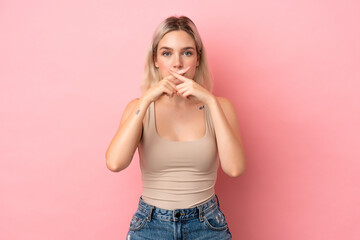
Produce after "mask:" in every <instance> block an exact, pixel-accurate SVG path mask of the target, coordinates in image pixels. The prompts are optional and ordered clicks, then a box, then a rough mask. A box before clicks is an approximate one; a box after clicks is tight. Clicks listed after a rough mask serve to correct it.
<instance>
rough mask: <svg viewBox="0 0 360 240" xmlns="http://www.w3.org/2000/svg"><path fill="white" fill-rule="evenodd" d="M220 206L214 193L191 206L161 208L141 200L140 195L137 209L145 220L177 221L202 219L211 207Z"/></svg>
mask: <svg viewBox="0 0 360 240" xmlns="http://www.w3.org/2000/svg"><path fill="white" fill-rule="evenodd" d="M218 206H220V204H219V199H218V197H217V195H216V194H214V196H213V197H212V198H211V199H209V200H207V201H206V202H204V203H202V204H199V205H197V206H195V207H193V208H185V209H174V210H168V209H162V208H158V207H155V206H152V205H149V204H147V203H145V202H144V201H143V199H142V198H141V197H140V200H139V206H138V210H139V211H140V212H142V213H144V214H145V215H146V216H147V217H146V219H147V221H149V222H150V221H151V218H156V219H160V220H164V221H172V222H177V221H180V220H190V219H194V218H200V221H203V217H204V214H206V213H207V212H209V211H211V210H212V209H214V208H216V207H218Z"/></svg>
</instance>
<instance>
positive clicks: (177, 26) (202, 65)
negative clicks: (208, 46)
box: [141, 16, 212, 92]
mask: <svg viewBox="0 0 360 240" xmlns="http://www.w3.org/2000/svg"><path fill="white" fill-rule="evenodd" d="M176 30H182V31H185V32H187V33H188V34H189V35H190V36H191V37H192V38H193V39H194V41H195V46H196V51H197V55H198V58H199V66H198V67H197V69H196V72H195V76H194V81H196V82H197V83H199V84H200V85H202V86H203V87H205V88H206V89H208V90H209V91H212V79H211V75H210V72H209V68H208V63H207V58H206V53H205V48H204V46H203V43H202V41H201V38H200V34H199V32H198V30H197V28H196V26H195V24H194V22H193V21H192V20H191V19H190V18H188V17H185V16H180V17H177V16H171V17H168V18H166V19H165V20H164V21H163V22H161V23H160V24H159V26H158V27H157V29H156V30H155V32H154V34H153V37H152V41H151V43H150V46H149V48H148V52H147V55H146V60H145V69H144V77H143V80H142V83H141V90H142V91H143V92H144V91H146V90H147V89H148V88H150V87H151V86H152V85H154V84H156V83H157V82H158V81H160V80H161V76H160V73H159V71H158V69H157V68H156V67H155V63H154V61H155V59H156V53H157V47H158V45H159V42H160V40H161V39H162V38H163V37H164V36H165V34H167V33H168V32H171V31H176Z"/></svg>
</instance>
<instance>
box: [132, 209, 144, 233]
mask: <svg viewBox="0 0 360 240" xmlns="http://www.w3.org/2000/svg"><path fill="white" fill-rule="evenodd" d="M145 224H146V216H145V215H144V214H143V213H141V212H139V211H136V213H135V214H134V215H133V217H132V219H131V222H130V228H129V229H130V231H139V230H140V229H142V228H143V227H144V226H145Z"/></svg>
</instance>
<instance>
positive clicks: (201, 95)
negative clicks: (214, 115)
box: [169, 70, 214, 104]
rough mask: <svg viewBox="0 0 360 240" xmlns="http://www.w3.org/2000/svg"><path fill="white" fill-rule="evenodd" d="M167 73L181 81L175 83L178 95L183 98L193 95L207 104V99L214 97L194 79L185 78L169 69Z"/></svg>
mask: <svg viewBox="0 0 360 240" xmlns="http://www.w3.org/2000/svg"><path fill="white" fill-rule="evenodd" d="M169 73H170V74H171V75H173V76H174V77H176V78H177V79H179V80H180V81H181V82H182V83H180V84H178V85H176V89H177V91H178V93H179V94H180V96H182V97H185V98H191V97H195V98H196V99H198V100H199V101H201V102H203V103H205V104H208V103H209V101H210V100H211V99H212V98H213V97H214V95H212V94H211V93H210V92H209V91H208V90H207V89H205V88H204V87H203V86H201V85H200V84H198V83H197V82H195V81H194V80H192V79H189V78H186V77H184V76H182V75H180V74H178V73H176V72H174V71H171V70H169Z"/></svg>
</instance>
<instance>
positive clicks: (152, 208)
mask: <svg viewBox="0 0 360 240" xmlns="http://www.w3.org/2000/svg"><path fill="white" fill-rule="evenodd" d="M153 210H154V206H151V207H150V211H149V213H148V215H147V216H146V220H147V221H148V222H150V221H151V215H152V212H153Z"/></svg>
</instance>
